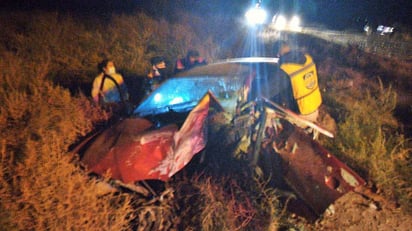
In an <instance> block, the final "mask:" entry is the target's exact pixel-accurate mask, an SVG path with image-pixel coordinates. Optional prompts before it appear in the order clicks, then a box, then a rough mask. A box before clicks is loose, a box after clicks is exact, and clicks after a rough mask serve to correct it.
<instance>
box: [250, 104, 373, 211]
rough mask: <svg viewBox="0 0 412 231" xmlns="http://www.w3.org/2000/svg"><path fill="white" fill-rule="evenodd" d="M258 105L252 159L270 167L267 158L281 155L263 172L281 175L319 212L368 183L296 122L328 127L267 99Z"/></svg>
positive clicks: (320, 129) (316, 126)
mask: <svg viewBox="0 0 412 231" xmlns="http://www.w3.org/2000/svg"><path fill="white" fill-rule="evenodd" d="M255 105H256V107H258V108H257V109H255V111H256V112H259V113H258V114H259V115H258V119H257V125H256V126H257V127H258V129H257V130H256V132H257V133H258V134H254V135H252V136H251V137H256V140H255V141H254V142H250V143H251V144H252V145H254V147H253V151H254V153H253V155H258V156H254V157H253V161H254V162H255V163H256V164H259V163H260V164H261V166H262V167H263V168H265V167H266V168H267V166H268V164H267V163H265V162H266V161H267V160H273V157H272V158H271V157H270V156H274V155H276V156H278V157H280V158H279V159H280V160H279V159H278V160H279V162H280V163H277V164H274V165H269V168H270V169H264V170H266V171H264V172H266V173H267V174H270V175H272V176H274V177H276V176H279V175H280V176H281V177H282V179H283V180H284V181H285V182H286V184H287V185H288V186H289V187H290V188H292V189H293V191H294V192H295V193H296V194H297V195H298V196H299V197H300V198H301V199H302V200H304V201H305V202H306V204H307V205H309V206H310V207H311V208H312V209H313V211H314V212H315V213H316V214H318V215H320V214H322V213H323V212H324V211H325V209H327V208H328V206H329V205H330V204H332V203H333V202H334V201H335V200H337V199H338V198H339V197H341V196H342V195H344V194H346V193H347V192H350V191H354V190H355V189H356V188H357V187H360V186H364V185H365V184H366V182H365V181H364V180H363V179H362V178H361V177H360V176H359V175H358V174H356V173H355V172H354V171H353V170H352V169H350V168H349V167H348V166H347V165H345V164H344V163H343V162H341V161H340V160H339V159H337V158H336V157H335V156H334V155H333V154H331V153H330V152H328V151H327V150H326V149H325V148H323V147H322V146H321V145H320V144H319V143H318V142H317V141H316V140H314V139H312V137H311V136H310V134H308V133H307V132H306V131H305V130H304V129H302V128H301V127H299V126H296V125H295V122H296V121H298V122H299V123H300V124H303V125H305V126H310V127H311V128H314V129H317V130H318V131H322V132H324V131H326V130H324V129H323V128H321V127H319V126H318V125H314V124H313V125H314V126H312V123H311V122H310V121H305V119H302V118H299V117H297V115H296V114H292V113H290V111H288V110H287V109H285V108H282V107H281V106H279V105H277V104H276V103H274V102H270V101H269V100H267V99H264V100H262V101H261V102H257V103H256V104H255ZM259 133H260V134H259ZM326 134H329V133H326ZM256 150H259V151H258V152H256ZM268 156H269V158H268ZM265 157H266V159H265ZM274 159H275V160H276V158H274Z"/></svg>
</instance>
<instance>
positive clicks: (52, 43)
mask: <svg viewBox="0 0 412 231" xmlns="http://www.w3.org/2000/svg"><path fill="white" fill-rule="evenodd" d="M196 20H198V19H193V18H192V16H186V17H182V21H180V22H178V23H174V24H171V23H168V22H167V21H165V20H162V19H159V20H154V19H152V18H150V17H148V16H147V15H144V14H142V13H138V14H131V15H112V16H111V17H110V19H106V20H105V21H100V20H99V19H97V18H87V20H85V18H77V17H73V16H70V15H64V14H61V13H50V12H48V13H47V12H34V13H27V12H25V13H23V12H16V13H7V14H6V13H3V14H0V27H1V28H2V29H3V31H4V33H3V35H2V36H1V37H0V101H1V102H2V104H1V105H0V134H1V135H0V154H1V160H0V226H1V227H2V229H4V230H70V229H72V230H130V229H135V230H179V229H184V230H277V229H280V228H281V227H282V226H288V224H287V222H285V221H284V220H283V214H282V212H281V211H282V210H281V208H282V205H281V204H280V202H279V200H278V197H277V195H276V194H277V193H276V191H275V190H274V189H273V188H270V187H268V186H267V184H266V183H265V182H264V181H262V180H260V179H253V178H252V177H250V175H249V177H246V176H247V174H246V175H245V173H244V171H246V172H249V173H250V170H244V169H240V168H238V167H239V166H238V165H230V167H229V168H228V169H229V170H231V171H228V172H223V174H220V175H219V174H213V173H216V172H218V171H220V170H219V169H218V170H217V169H216V168H214V169H213V170H212V169H210V172H211V173H210V175H197V174H194V175H193V176H183V177H182V176H181V177H180V178H177V179H176V180H179V181H176V182H174V183H172V184H168V185H166V190H165V191H164V192H163V193H162V194H160V195H159V196H158V197H154V198H151V199H148V198H141V197H138V196H136V195H131V194H126V193H123V192H121V191H119V190H114V189H113V188H110V187H109V184H108V180H107V179H101V180H95V179H91V178H89V177H88V176H87V174H86V172H85V171H84V169H82V168H81V166H79V165H78V162H77V159H76V158H73V156H71V155H70V154H69V153H68V149H69V146H70V145H71V144H73V143H76V142H77V141H78V140H79V137H82V136H84V135H85V134H87V133H89V132H90V131H92V130H93V129H95V128H96V127H97V126H100V125H101V124H103V125H104V123H105V122H106V121H107V120H108V118H109V117H110V115H109V114H106V113H104V112H102V111H101V110H99V109H98V108H96V107H95V106H94V105H93V104H92V103H90V98H89V97H88V90H89V87H90V83H91V81H92V79H93V77H94V75H95V73H96V70H95V66H96V64H97V62H98V61H100V60H101V59H102V58H103V57H112V58H114V59H115V61H116V62H117V65H118V67H120V69H123V71H124V72H125V73H128V74H130V73H132V74H135V75H144V74H145V73H146V71H147V69H146V68H147V67H148V60H149V57H151V56H152V55H154V54H158V53H163V55H165V56H166V57H167V58H168V59H169V60H170V61H173V60H174V59H175V58H176V57H178V56H179V55H182V54H184V53H185V52H186V49H187V48H192V47H196V48H199V50H200V51H201V52H202V54H204V56H206V57H207V58H210V59H213V58H215V57H216V56H217V55H218V53H219V52H225V51H223V49H222V47H219V46H217V45H216V44H215V42H214V41H215V40H214V38H213V37H211V36H210V37H205V36H203V37H202V36H199V33H198V32H199V31H202V30H203V29H204V28H201V27H202V26H204V25H200V27H199V28H200V29H199V28H195V27H188V26H185V25H191V22H193V21H196ZM147 25H150V26H147ZM209 29H210V28H209ZM207 31H208V32H210V33H208V35H211V34H212V33H211V30H207ZM203 35H204V34H203ZM308 41H309V43H311V45H309V46H307V47H308V50H309V51H310V52H311V53H313V54H314V56H315V60H317V61H318V66H319V73H320V78H321V79H320V81H321V86H322V87H323V90H324V98H325V104H327V106H328V107H329V108H331V114H332V115H334V117H335V118H336V119H337V121H338V125H339V133H338V137H337V138H336V139H335V140H333V141H328V142H326V141H325V144H327V145H328V148H329V149H331V150H332V151H333V152H334V153H336V154H338V155H339V156H340V157H341V158H342V159H343V160H345V162H347V163H348V164H349V165H350V166H352V167H353V168H355V169H356V170H358V171H359V172H360V173H361V174H362V175H363V176H364V177H366V178H368V179H370V180H371V181H372V182H373V183H374V184H376V185H377V186H378V187H379V188H380V189H381V190H383V191H384V192H385V194H386V195H389V196H392V197H395V198H396V199H397V200H398V201H399V202H400V203H401V205H402V206H403V208H405V209H408V208H411V207H412V206H411V205H412V200H411V198H412V182H411V179H412V175H411V172H410V167H411V165H412V163H411V158H410V144H408V141H407V140H406V139H405V138H404V136H403V135H402V133H401V132H399V129H398V126H399V125H398V124H397V121H396V119H395V118H394V117H393V110H394V107H395V103H396V94H395V92H394V90H393V89H392V88H390V87H389V86H388V85H387V83H388V82H389V80H390V77H393V76H395V77H396V78H397V80H399V81H398V82H400V83H408V81H407V80H406V78H407V77H408V72H407V71H405V68H406V69H407V70H409V69H410V68H411V66H410V65H408V63H406V62H392V61H390V60H387V59H375V58H374V57H373V56H368V55H365V54H364V53H361V52H360V51H358V50H356V49H353V48H339V47H336V46H333V45H330V44H329V45H328V44H325V43H322V42H316V41H311V40H308ZM228 53H230V52H228ZM326 57H328V58H326ZM126 67H127V68H126ZM387 68H391V69H392V70H395V71H396V73H395V74H393V75H388V71H387V70H386V69H387ZM378 79H382V80H383V84H380V83H379V81H378ZM51 80H52V81H51ZM53 83H58V85H55V84H53ZM62 85H63V86H66V87H68V86H70V87H71V88H72V89H71V90H73V87H74V86H76V87H79V88H81V89H82V90H85V91H84V94H76V95H75V96H73V95H72V94H70V92H69V90H68V89H65V88H63V87H61V86H62ZM338 115H339V116H338ZM227 154H230V153H227ZM219 158H220V159H218V160H215V161H220V165H219V166H220V167H221V168H226V167H227V166H225V165H224V164H228V163H231V161H233V160H228V159H226V160H223V159H222V158H221V157H219ZM214 167H216V166H214ZM205 172H207V171H205ZM221 173H222V172H221ZM222 176H224V177H222Z"/></svg>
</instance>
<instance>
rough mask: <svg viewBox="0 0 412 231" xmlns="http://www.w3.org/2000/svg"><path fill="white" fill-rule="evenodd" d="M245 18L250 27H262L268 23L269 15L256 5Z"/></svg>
mask: <svg viewBox="0 0 412 231" xmlns="http://www.w3.org/2000/svg"><path fill="white" fill-rule="evenodd" d="M245 17H246V20H247V22H248V23H249V24H250V25H260V24H263V23H265V22H266V18H267V13H266V11H265V10H264V9H262V8H260V6H259V5H256V7H254V8H251V9H250V10H248V11H247V12H246V14H245Z"/></svg>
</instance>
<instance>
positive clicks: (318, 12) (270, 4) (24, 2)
mask: <svg viewBox="0 0 412 231" xmlns="http://www.w3.org/2000/svg"><path fill="white" fill-rule="evenodd" d="M254 2H256V1H252V0H236V1H225V2H222V1H220V0H209V1H208V2H200V1H193V0H174V1H173V2H170V1H167V0H152V1H143V0H87V1H83V0H72V1H67V0H66V1H65V0H38V1H34V0H14V1H13V0H3V1H1V5H0V9H2V10H25V11H31V10H52V11H61V12H72V13H80V14H86V15H93V14H99V15H101V14H104V13H109V14H111V13H133V12H135V11H139V10H141V11H144V12H146V13H147V14H149V15H153V16H154V17H165V18H169V19H170V18H173V17H178V16H176V15H174V12H176V10H182V11H185V12H190V13H193V14H198V15H213V14H218V15H224V16H225V17H233V18H239V17H242V16H243V14H244V12H245V11H246V9H247V8H249V7H250V6H253V5H254ZM262 7H264V8H265V9H267V10H268V11H269V12H270V14H271V15H274V14H275V13H277V12H288V13H291V12H293V13H298V14H299V15H301V17H302V18H303V20H304V22H305V23H307V24H319V25H325V26H327V27H330V28H334V29H345V28H353V27H356V28H358V27H359V28H360V27H362V26H363V25H364V24H365V23H366V22H369V23H371V24H372V25H375V26H376V25H378V24H383V25H388V26H391V25H395V24H397V25H403V26H406V27H408V28H411V27H412V23H411V22H412V14H411V13H410V12H411V10H412V1H409V0H398V1H396V2H395V1H394V2H392V1H384V0H374V1H362V2H358V1H355V0H347V1H336V0H329V1H322V0H311V1H304V0H294V1H286V0H280V1H278V2H276V3H275V2H274V1H262Z"/></svg>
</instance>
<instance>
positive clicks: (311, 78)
mask: <svg viewBox="0 0 412 231" xmlns="http://www.w3.org/2000/svg"><path fill="white" fill-rule="evenodd" d="M273 49H274V52H275V54H277V55H278V57H279V68H280V71H279V72H278V75H279V76H277V77H278V78H281V79H285V78H286V79H287V82H286V83H285V84H284V87H283V88H282V89H280V98H281V104H282V105H283V106H285V107H287V108H289V109H290V110H292V111H294V112H296V113H298V114H299V115H300V116H301V117H302V118H304V119H307V120H309V121H312V122H317V120H318V116H319V107H320V106H321V104H322V96H321V93H320V90H319V85H318V74H317V69H316V64H315V62H314V61H313V58H312V56H310V55H309V54H307V53H303V52H300V51H295V50H292V49H291V48H290V46H289V44H288V43H287V42H285V41H277V42H275V44H274V46H273Z"/></svg>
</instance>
